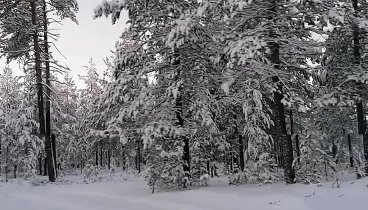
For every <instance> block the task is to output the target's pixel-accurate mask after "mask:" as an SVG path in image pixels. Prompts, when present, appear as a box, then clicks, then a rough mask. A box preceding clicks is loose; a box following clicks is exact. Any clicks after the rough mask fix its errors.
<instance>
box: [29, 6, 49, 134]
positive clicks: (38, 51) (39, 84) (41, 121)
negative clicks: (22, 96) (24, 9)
mask: <svg viewBox="0 0 368 210" xmlns="http://www.w3.org/2000/svg"><path fill="white" fill-rule="evenodd" d="M30 6H31V13H32V25H33V26H34V28H35V29H34V32H33V35H32V37H33V48H34V49H33V50H34V59H35V70H36V82H37V106H38V121H39V124H40V126H39V129H40V130H39V131H40V133H39V135H40V137H41V138H42V137H44V136H45V134H46V129H45V115H44V106H43V103H44V100H43V85H42V69H41V49H40V45H39V39H38V29H37V28H38V24H37V10H36V6H37V5H36V1H35V0H31V1H30Z"/></svg>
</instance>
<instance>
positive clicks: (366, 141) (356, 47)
mask: <svg viewBox="0 0 368 210" xmlns="http://www.w3.org/2000/svg"><path fill="white" fill-rule="evenodd" d="M352 3H353V8H354V12H355V17H358V12H359V6H358V0H353V1H352ZM359 39H360V33H359V27H358V26H357V25H356V24H355V23H354V24H353V53H354V63H355V64H356V65H359V64H360V61H361V54H360V51H361V49H360V48H361V45H360V41H359ZM361 85H362V84H358V86H361ZM360 89H361V88H360ZM360 94H361V93H360ZM357 121H358V133H359V134H360V135H362V139H363V150H364V160H365V164H364V166H365V173H366V174H368V135H367V122H366V120H365V112H364V105H363V99H362V98H361V99H360V100H359V101H358V102H357Z"/></svg>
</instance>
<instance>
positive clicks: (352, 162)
mask: <svg viewBox="0 0 368 210" xmlns="http://www.w3.org/2000/svg"><path fill="white" fill-rule="evenodd" d="M348 145H349V159H350V167H352V168H354V154H353V146H352V143H351V136H350V134H348Z"/></svg>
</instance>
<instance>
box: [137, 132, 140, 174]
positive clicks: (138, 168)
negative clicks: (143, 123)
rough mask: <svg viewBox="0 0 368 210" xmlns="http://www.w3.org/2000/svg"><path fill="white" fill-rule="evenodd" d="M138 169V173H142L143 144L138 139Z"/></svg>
mask: <svg viewBox="0 0 368 210" xmlns="http://www.w3.org/2000/svg"><path fill="white" fill-rule="evenodd" d="M136 161H137V162H136V163H137V164H136V169H137V170H138V173H141V142H140V140H139V139H137V157H136Z"/></svg>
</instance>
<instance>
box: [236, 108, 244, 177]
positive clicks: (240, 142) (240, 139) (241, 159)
mask: <svg viewBox="0 0 368 210" xmlns="http://www.w3.org/2000/svg"><path fill="white" fill-rule="evenodd" d="M233 114H234V120H235V134H236V135H237V137H238V150H239V151H238V152H239V166H240V171H242V172H243V171H244V168H245V163H244V141H243V135H242V133H241V131H239V127H238V122H237V116H236V110H235V108H234V113H233Z"/></svg>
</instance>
